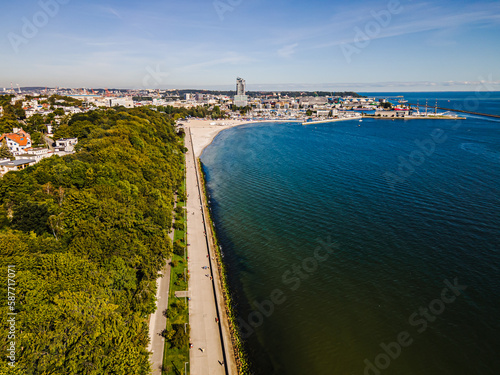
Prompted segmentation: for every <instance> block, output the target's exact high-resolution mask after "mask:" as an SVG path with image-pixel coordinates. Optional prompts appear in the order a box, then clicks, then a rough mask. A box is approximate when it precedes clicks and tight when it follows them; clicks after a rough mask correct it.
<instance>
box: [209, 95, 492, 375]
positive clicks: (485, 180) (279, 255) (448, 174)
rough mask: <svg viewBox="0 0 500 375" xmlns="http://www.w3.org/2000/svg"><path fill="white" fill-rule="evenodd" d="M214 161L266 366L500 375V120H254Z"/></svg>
mask: <svg viewBox="0 0 500 375" xmlns="http://www.w3.org/2000/svg"><path fill="white" fill-rule="evenodd" d="M413 95H414V97H415V98H416V97H419V98H421V99H422V98H425V97H426V96H427V97H428V98H430V99H433V100H435V97H436V94H435V93H433V94H429V95H425V94H423V93H418V94H413ZM439 95H440V96H439V98H440V99H439V100H442V101H446V103H448V104H450V105H463V103H464V100H465V99H466V98H469V99H470V97H471V96H472V97H473V98H475V96H474V94H473V93H448V94H447V95H445V94H444V93H440V94H439ZM406 97H407V98H408V99H409V97H410V95H409V94H406ZM412 99H413V98H412ZM448 100H449V102H448ZM478 103H479V104H477V108H475V110H476V111H481V110H484V111H485V112H486V111H488V112H490V113H499V114H500V93H489V94H488V97H484V98H480V100H478ZM439 104H441V105H443V104H444V103H439ZM455 108H457V107H455ZM202 162H203V165H204V168H205V171H206V172H207V174H208V187H209V191H210V194H211V203H212V210H213V213H214V217H215V220H216V225H217V231H218V233H219V236H220V239H221V242H222V244H223V251H224V254H225V260H226V262H227V263H228V266H229V273H230V275H229V276H230V282H231V284H232V288H233V292H234V295H235V299H236V301H237V302H238V306H237V310H238V314H239V316H240V321H241V326H242V331H243V333H244V335H245V336H246V337H247V346H248V350H249V353H250V359H251V361H252V362H253V364H254V372H255V373H256V374H290V375H295V374H297V375H299V374H300V375H303V374H328V375H330V374H334V375H336V374H339V375H340V374H341V375H351V374H364V373H365V374H379V373H380V374H394V375H396V374H398V375H401V374H404V375H412V374H414V375H422V374H436V375H438V374H439V375H441V374H464V375H471V374H492V375H497V374H500V356H499V355H498V352H499V350H500V338H499V334H500V324H499V320H498V319H499V317H500V280H499V276H500V272H499V268H500V250H499V244H500V122H498V121H487V120H480V119H469V120H466V121H458V122H457V121H442V120H418V121H406V122H405V121H390V120H363V121H362V122H358V121H346V122H339V123H331V124H318V125H309V126H302V125H299V124H294V123H288V124H265V125H251V126H243V127H238V128H233V129H229V130H227V131H224V132H222V133H220V134H219V136H218V137H217V138H216V139H215V141H214V142H213V144H212V145H211V146H210V147H208V148H207V149H206V150H205V152H204V154H203V156H202ZM327 250H329V252H327ZM445 280H448V282H449V283H450V284H454V283H456V284H458V285H465V286H467V288H466V289H465V290H463V288H460V287H458V289H456V288H455V289H454V292H455V293H454V292H453V291H452V290H451V288H450V287H449V286H447V284H446V281H445ZM444 288H448V290H445V291H444V292H443V289H444ZM398 341H399V342H398ZM393 342H398V343H396V344H393ZM384 344H385V345H384ZM384 347H385V348H386V349H384Z"/></svg>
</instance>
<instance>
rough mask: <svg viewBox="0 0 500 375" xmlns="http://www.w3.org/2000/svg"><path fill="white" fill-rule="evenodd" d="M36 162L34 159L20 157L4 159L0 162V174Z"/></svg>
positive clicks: (18, 169) (20, 168)
mask: <svg viewBox="0 0 500 375" xmlns="http://www.w3.org/2000/svg"><path fill="white" fill-rule="evenodd" d="M35 163H36V162H35V160H34V159H20V160H12V161H11V160H4V161H1V162H0V176H3V175H4V174H5V173H7V172H11V171H20V170H22V169H24V168H27V167H29V166H30V165H34V164H35Z"/></svg>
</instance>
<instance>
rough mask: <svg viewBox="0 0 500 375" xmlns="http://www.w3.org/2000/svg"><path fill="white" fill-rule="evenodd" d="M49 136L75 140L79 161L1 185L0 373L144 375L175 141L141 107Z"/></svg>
mask: <svg viewBox="0 0 500 375" xmlns="http://www.w3.org/2000/svg"><path fill="white" fill-rule="evenodd" d="M57 132H58V136H64V137H78V139H79V144H78V145H77V153H75V154H73V155H70V156H65V157H63V158H61V157H58V156H55V157H51V158H48V159H44V160H42V161H41V162H40V163H38V164H36V165H34V166H32V167H29V168H27V169H25V170H23V171H19V172H9V173H7V174H6V175H5V176H4V177H3V178H2V179H0V263H1V264H0V269H1V275H0V276H1V277H2V279H3V280H6V278H7V267H8V266H9V265H15V269H16V282H17V285H16V305H15V306H16V312H17V316H16V327H17V331H16V350H17V365H16V367H15V368H14V369H12V368H10V366H8V359H7V358H5V355H4V356H2V357H0V373H2V374H4V373H5V374H15V375H17V374H23V375H35V374H65V375H72V374H88V375H91V374H92V375H94V374H95V375H98V374H99V375H101V374H138V375H139V374H141V375H142V374H149V373H150V364H149V354H148V352H147V350H146V347H147V344H148V321H147V317H148V315H149V314H150V313H152V312H153V311H154V309H155V294H156V278H157V275H158V272H159V270H160V269H161V268H162V267H163V265H164V263H165V259H166V258H167V257H168V256H169V255H170V254H171V251H172V245H171V242H170V239H169V237H168V231H169V229H170V228H171V224H172V207H173V199H174V192H175V191H176V190H177V189H178V187H179V186H180V184H181V181H182V177H183V165H184V155H183V152H182V151H183V150H184V147H183V142H182V138H181V137H179V136H178V135H177V134H176V133H175V132H174V129H173V125H172V121H170V120H169V119H168V118H167V116H166V115H165V114H162V113H159V112H156V111H152V110H150V109H147V108H140V109H128V110H126V109H123V108H119V109H109V110H96V111H92V112H88V113H85V114H78V115H74V116H72V118H71V120H70V121H69V122H68V123H67V124H63V125H61V126H60V127H59V129H58V130H57ZM0 297H1V298H2V299H3V300H4V301H6V300H7V290H6V288H0ZM1 310H2V311H1V313H2V314H3V316H7V315H6V314H7V306H6V305H5V304H4V305H2V307H1ZM7 337H8V332H7V326H2V327H1V328H0V340H1V341H2V343H3V344H4V346H6V345H7V342H8V340H7Z"/></svg>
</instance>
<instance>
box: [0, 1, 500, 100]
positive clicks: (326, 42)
mask: <svg viewBox="0 0 500 375" xmlns="http://www.w3.org/2000/svg"><path fill="white" fill-rule="evenodd" d="M2 8H3V12H2V15H1V16H0V17H1V18H0V19H1V21H2V23H1V24H2V26H0V30H1V31H2V36H3V37H2V38H1V39H0V40H1V41H0V48H2V51H3V54H2V55H3V56H2V60H1V62H0V67H1V68H2V72H3V73H2V74H1V75H0V88H3V87H6V88H10V84H11V82H12V83H13V84H14V87H16V85H17V84H19V85H20V86H49V87H55V86H65V87H96V88H100V87H109V88H111V87H112V88H130V89H135V88H152V89H155V88H161V89H173V88H194V89H221V90H226V89H234V79H235V77H238V76H241V77H245V79H246V81H247V82H248V84H247V89H248V90H249V91H254V90H255V91H257V90H313V91H314V90H325V91H331V90H354V91H359V92H376V91H382V92H383V91H473V90H476V89H478V88H479V89H481V90H483V91H484V90H500V72H499V68H498V66H497V65H498V61H500V48H498V47H499V41H498V38H497V35H500V4H498V2H494V1H481V2H474V3H470V2H466V1H459V2H456V1H455V2H451V1H443V2H440V3H439V4H435V3H426V2H419V3H416V2H413V1H409V0H406V1H403V0H401V1H399V0H390V1H377V2H368V1H356V2H351V3H349V4H342V3H340V2H338V1H334V2H326V1H313V2H309V3H307V4H306V3H303V2H300V3H299V2H298V1H291V2H290V1H289V2H283V1H281V2H273V3H264V2H262V1H254V2H247V1H243V0H238V1H236V0H231V1H228V0H215V1H208V2H206V1H203V2H202V1H198V0H197V1H193V2H190V3H180V2H176V3H173V2H168V3H165V2H160V1H149V2H148V3H147V4H144V3H137V2H131V1H121V2H118V1H107V2H105V3H102V2H101V3H98V2H96V1H94V0H91V1H88V2H86V3H85V4H81V3H78V2H73V1H70V0H41V1H31V0H30V1H27V0H22V1H18V2H15V3H14V2H11V3H6V4H4V5H2ZM485 82H487V85H485V84H484V83H485Z"/></svg>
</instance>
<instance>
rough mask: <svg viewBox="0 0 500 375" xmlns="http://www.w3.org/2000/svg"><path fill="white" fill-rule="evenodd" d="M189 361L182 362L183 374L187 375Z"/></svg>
mask: <svg viewBox="0 0 500 375" xmlns="http://www.w3.org/2000/svg"><path fill="white" fill-rule="evenodd" d="M188 363H189V362H184V375H187V364H188Z"/></svg>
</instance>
